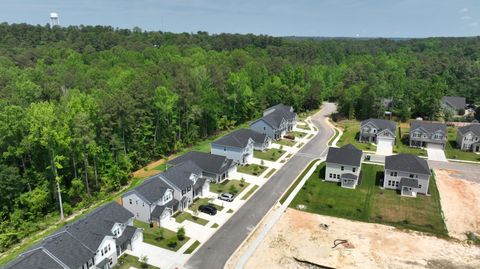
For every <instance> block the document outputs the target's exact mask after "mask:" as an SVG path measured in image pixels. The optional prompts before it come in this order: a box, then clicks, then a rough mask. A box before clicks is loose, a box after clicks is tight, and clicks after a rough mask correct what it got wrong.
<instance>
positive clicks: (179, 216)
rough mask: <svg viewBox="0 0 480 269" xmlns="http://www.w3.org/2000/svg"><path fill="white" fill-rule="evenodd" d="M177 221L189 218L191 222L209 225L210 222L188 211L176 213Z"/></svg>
mask: <svg viewBox="0 0 480 269" xmlns="http://www.w3.org/2000/svg"><path fill="white" fill-rule="evenodd" d="M174 217H175V221H176V222H178V223H182V222H184V221H186V220H189V221H191V222H195V223H197V224H200V225H203V226H205V225H207V223H208V220H206V219H202V218H199V217H196V216H192V214H190V213H188V212H185V211H184V212H180V213H178V214H175V216H174Z"/></svg>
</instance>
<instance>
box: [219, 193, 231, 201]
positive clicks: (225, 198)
mask: <svg viewBox="0 0 480 269" xmlns="http://www.w3.org/2000/svg"><path fill="white" fill-rule="evenodd" d="M218 199H220V200H223V201H227V202H231V201H233V194H231V193H229V192H224V193H222V194H220V195H219V196H218Z"/></svg>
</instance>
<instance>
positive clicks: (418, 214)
mask: <svg viewBox="0 0 480 269" xmlns="http://www.w3.org/2000/svg"><path fill="white" fill-rule="evenodd" d="M324 174H325V164H322V165H320V166H319V167H318V168H317V169H316V170H315V173H313V174H312V176H311V177H310V178H309V179H308V180H307V182H306V183H305V185H304V186H303V187H302V189H301V190H300V192H299V193H298V194H297V196H296V197H295V198H294V200H293V201H292V203H291V205H290V206H291V207H293V208H297V207H298V206H299V205H305V206H306V208H305V209H304V210H305V211H307V212H311V213H316V214H322V215H328V216H334V217H340V218H346V219H352V220H358V221H364V222H376V223H383V224H388V225H392V226H395V227H397V228H406V229H412V230H417V231H421V232H427V233H431V234H434V235H437V236H440V237H446V236H448V233H447V229H446V226H445V223H444V221H443V218H442V214H441V207H440V200H439V195H438V190H437V188H436V185H435V178H434V177H432V178H431V180H430V186H429V187H430V188H429V191H430V193H431V195H430V196H425V195H421V194H419V195H418V196H417V197H416V198H411V197H402V196H401V195H400V194H399V193H397V191H395V190H387V189H380V182H381V180H382V178H383V166H380V165H372V164H364V165H362V178H361V183H360V185H358V186H357V188H356V189H353V190H352V189H345V188H342V187H340V186H339V185H338V184H336V183H333V182H323V181H322V180H323V178H324Z"/></svg>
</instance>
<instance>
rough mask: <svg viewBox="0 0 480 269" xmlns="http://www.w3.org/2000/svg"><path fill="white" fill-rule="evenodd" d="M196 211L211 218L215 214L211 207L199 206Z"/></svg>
mask: <svg viewBox="0 0 480 269" xmlns="http://www.w3.org/2000/svg"><path fill="white" fill-rule="evenodd" d="M198 210H199V211H200V212H203V213H205V214H208V215H212V216H213V215H215V214H217V209H216V208H215V207H214V206H213V205H201V206H199V207H198Z"/></svg>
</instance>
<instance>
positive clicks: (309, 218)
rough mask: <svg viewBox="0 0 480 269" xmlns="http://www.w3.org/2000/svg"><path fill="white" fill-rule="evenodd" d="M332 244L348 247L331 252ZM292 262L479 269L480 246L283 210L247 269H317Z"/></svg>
mask: <svg viewBox="0 0 480 269" xmlns="http://www.w3.org/2000/svg"><path fill="white" fill-rule="evenodd" d="M320 224H326V225H328V228H325V227H323V226H322V225H320ZM335 239H348V241H349V244H350V245H346V246H344V245H339V246H337V247H336V248H334V249H333V248H332V246H333V242H334V240H335ZM294 258H297V259H300V260H306V261H309V262H312V263H316V264H321V265H323V266H329V267H334V268H480V248H479V247H475V246H469V245H466V244H462V243H459V242H454V241H447V240H443V239H439V238H436V237H432V236H425V235H422V234H420V233H417V232H403V231H400V230H397V229H395V228H393V227H390V226H385V225H380V224H371V223H363V222H354V221H349V220H345V219H340V218H334V217H327V216H321V215H316V214H310V213H305V212H301V211H297V210H294V209H287V211H286V213H285V214H284V215H283V216H282V218H281V219H280V220H279V222H277V224H276V225H275V226H274V227H273V229H272V230H271V231H270V233H269V234H268V235H267V237H266V239H265V240H264V241H263V242H262V243H261V245H260V246H259V247H258V248H257V250H256V251H255V253H254V254H253V256H252V257H251V258H250V259H249V261H248V262H247V265H246V268H269V269H273V268H320V267H313V266H309V265H306V264H304V263H301V262H297V261H295V259H294ZM227 267H228V266H227Z"/></svg>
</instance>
